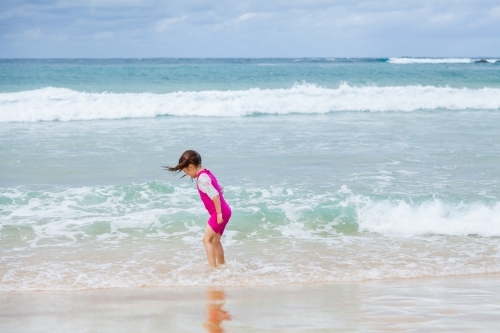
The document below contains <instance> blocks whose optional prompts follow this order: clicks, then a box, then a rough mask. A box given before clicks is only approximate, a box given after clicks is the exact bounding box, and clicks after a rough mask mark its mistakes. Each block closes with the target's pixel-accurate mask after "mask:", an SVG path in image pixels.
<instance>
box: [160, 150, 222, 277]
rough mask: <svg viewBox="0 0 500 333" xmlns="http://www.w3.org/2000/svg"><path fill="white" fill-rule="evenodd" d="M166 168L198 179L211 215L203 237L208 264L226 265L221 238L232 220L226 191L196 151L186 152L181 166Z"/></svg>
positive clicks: (214, 265)
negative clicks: (225, 197) (205, 167)
mask: <svg viewBox="0 0 500 333" xmlns="http://www.w3.org/2000/svg"><path fill="white" fill-rule="evenodd" d="M165 168H166V169H167V170H168V171H171V172H176V173H177V172H181V170H182V171H184V173H185V175H184V176H182V177H185V176H189V177H191V178H193V179H194V178H196V187H197V188H198V193H199V194H200V198H201V201H203V204H204V205H205V208H206V209H207V211H208V214H209V215H210V218H209V219H208V225H207V228H206V230H205V235H203V244H205V251H206V252H207V259H208V264H209V265H210V266H212V267H216V266H217V263H218V264H219V265H222V264H224V263H225V260H224V249H223V248H222V244H221V243H220V238H221V236H222V234H223V233H224V229H225V228H226V225H227V224H228V222H229V219H230V218H231V208H230V207H229V205H228V204H227V202H226V200H224V197H223V196H222V194H223V193H224V191H223V190H222V188H221V186H220V185H219V183H218V182H217V179H216V178H215V176H214V175H213V174H212V173H211V172H210V171H209V170H207V169H203V167H202V165H201V156H200V154H198V153H197V152H195V151H194V150H186V151H185V152H184V153H182V155H181V157H180V158H179V164H177V165H176V166H174V167H165Z"/></svg>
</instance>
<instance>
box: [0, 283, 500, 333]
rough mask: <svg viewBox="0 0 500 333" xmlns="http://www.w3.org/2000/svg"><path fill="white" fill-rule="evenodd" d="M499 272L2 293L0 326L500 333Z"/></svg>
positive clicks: (2, 328)
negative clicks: (351, 280) (261, 284)
mask: <svg viewBox="0 0 500 333" xmlns="http://www.w3.org/2000/svg"><path fill="white" fill-rule="evenodd" d="M499 318H500V275H498V274H493V275H482V276H469V277H446V278H422V279H408V280H392V281H367V282H355V283H328V284H300V285H284V286H267V287H231V288H207V287H189V288H161V289H155V288H143V289H101V290H85V291H64V292H63V291H43V292H3V293H0V332H9V333H16V332H23V333H26V332H148V333H155V332H499V331H500V319H499Z"/></svg>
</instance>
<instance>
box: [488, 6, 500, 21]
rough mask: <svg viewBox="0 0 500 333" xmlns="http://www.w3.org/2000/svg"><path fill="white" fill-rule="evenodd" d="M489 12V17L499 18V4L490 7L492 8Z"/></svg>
mask: <svg viewBox="0 0 500 333" xmlns="http://www.w3.org/2000/svg"><path fill="white" fill-rule="evenodd" d="M489 14H490V17H491V18H495V19H497V18H500V6H499V7H495V8H492V9H491V10H490V13H489Z"/></svg>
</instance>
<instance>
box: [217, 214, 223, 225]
mask: <svg viewBox="0 0 500 333" xmlns="http://www.w3.org/2000/svg"><path fill="white" fill-rule="evenodd" d="M222 222H224V220H223V219H222V213H217V223H218V224H221V223H222Z"/></svg>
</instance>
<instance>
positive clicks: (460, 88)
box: [0, 60, 500, 291]
mask: <svg viewBox="0 0 500 333" xmlns="http://www.w3.org/2000/svg"><path fill="white" fill-rule="evenodd" d="M252 61H253V60H252ZM75 62H76V60H74V61H66V62H65V61H62V62H57V61H56V62H55V64H51V63H47V62H43V61H42V62H37V61H32V62H30V61H24V62H23V61H20V62H19V63H15V64H14V65H13V64H11V63H9V64H6V61H3V62H2V66H4V67H5V66H7V67H9V66H10V67H9V68H10V69H9V70H10V72H9V73H10V74H9V75H10V76H4V79H5V77H7V79H5V80H6V81H3V82H4V83H3V85H2V84H0V87H3V88H2V89H3V92H2V93H0V121H3V123H2V124H1V126H0V155H1V156H2V159H1V160H0V170H1V176H0V186H1V194H0V244H1V245H0V251H1V253H2V255H1V257H0V265H1V266H0V267H1V268H0V272H1V284H0V290H2V291H11V290H53V289H54V290H68V289H69V290H74V289H89V288H90V289H92V288H107V287H138V286H194V285H220V286H236V285H247V286H248V285H276V284H286V283H296V282H319V281H360V280H368V279H388V278H410V277H422V276H448V275H469V274H485V273H498V272H500V258H499V256H500V200H499V198H500V182H499V179H500V169H499V168H498V165H500V153H499V151H500V143H499V142H500V132H499V131H498V130H497V129H498V128H499V126H500V112H499V108H500V93H499V91H500V90H498V89H499V84H498V83H499V82H497V81H495V80H498V76H495V75H496V74H495V73H497V72H498V68H499V67H498V66H497V65H496V64H473V63H472V64H432V63H431V64H406V65H399V64H393V63H391V62H387V61H359V63H358V62H356V63H351V62H337V63H335V62H333V64H330V63H328V62H327V61H326V60H325V61H323V62H321V61H318V62H314V61H308V62H307V61H306V62H304V64H296V63H293V64H291V63H289V62H283V61H282V62H279V61H277V60H276V61H275V63H273V64H271V65H272V66H262V64H263V63H261V62H258V63H255V62H249V63H237V62H231V61H229V60H228V61H227V62H224V61H222V60H221V61H220V62H208V63H204V62H203V61H199V62H198V63H196V62H195V63H194V64H193V63H187V64H182V63H181V64H177V65H175V66H173V65H172V64H161V63H160V64H151V63H148V64H146V65H137V64H136V63H135V62H134V61H132V62H131V64H129V63H125V62H119V61H118V63H112V62H111V63H110V62H106V61H104V62H103V63H101V64H98V65H96V64H95V61H88V62H85V61H83V65H81V66H80V67H78V66H77V65H75ZM75 66H76V67H78V68H79V69H78V70H76V69H75V68H76V67H75ZM82 66H83V67H82ZM96 66H97V67H96ZM172 66H173V67H172ZM273 66H275V67H279V68H281V70H282V71H283V73H284V74H283V76H282V80H283V82H289V83H290V85H289V86H288V87H286V85H285V84H284V83H283V82H282V83H279V84H278V83H276V82H277V81H276V82H275V81H272V80H271V81H270V82H267V81H266V80H267V79H266V77H265V76H264V75H263V74H262V72H261V68H263V67H273ZM322 66H323V67H324V66H326V67H328V71H323V69H322V68H323V67H322ZM488 66H489V67H488ZM101 67H102V68H103V70H104V72H105V73H108V74H109V75H116V76H117V77H121V78H122V80H123V82H125V81H126V82H129V84H130V87H131V88H130V87H129V88H130V89H131V91H132V93H133V94H135V95H133V94H132V95H130V94H127V93H126V92H125V91H127V92H128V93H130V90H126V89H125V88H124V86H123V84H124V83H123V82H122V81H120V80H118V82H117V83H109V82H107V81H106V80H105V78H106V76H105V75H102V76H100V75H97V74H93V73H94V72H93V70H94V69H95V68H101ZM171 67H172V68H175V70H174V72H175V73H177V74H178V73H184V74H185V76H182V75H180V74H178V75H179V78H180V77H182V78H183V80H184V81H182V84H181V83H179V84H178V85H177V87H178V90H181V89H183V90H189V92H187V93H184V94H177V95H176V93H172V92H169V91H172V90H173V88H168V87H163V88H161V89H165V90H162V91H161V92H158V91H153V92H154V93H153V94H149V93H145V92H144V91H149V89H150V88H151V86H150V83H151V81H150V80H151V78H152V77H154V76H155V75H157V76H158V77H160V76H161V73H162V71H170V70H173V69H172V68H171ZM33 68H35V69H36V71H34V70H33ZM196 68H199V69H200V70H199V71H196V70H195V69H196ZM215 68H218V70H216V69H215ZM30 69H31V73H38V74H37V75H38V76H37V78H38V79H37V80H39V81H37V80H34V81H33V82H41V83H39V84H38V83H37V84H35V83H33V82H32V83H29V82H28V81H27V80H24V79H22V78H23V77H24V76H26V75H28V74H27V73H30V71H29V70H30ZM95 70H97V69H95ZM37 71H38V72H37ZM59 71H63V72H64V73H66V75H68V77H70V76H69V74H70V73H72V74H73V76H71V78H73V77H77V78H78V77H79V78H81V79H82V80H81V81H78V80H76V79H74V78H73V79H71V78H68V77H67V78H66V79H64V78H65V76H62V78H60V80H62V81H60V82H63V83H65V86H63V84H62V83H60V82H59V81H57V82H59V83H60V84H57V85H56V84H54V83H55V81H53V80H54V79H53V77H55V76H57V75H56V74H57V73H59ZM124 71H125V72H127V71H139V72H141V71H146V72H147V73H149V74H148V75H149V76H147V75H146V76H144V77H143V78H142V79H137V80H138V81H137V82H136V81H134V80H132V81H128V80H127V79H126V78H125V77H123V76H120V75H124V74H123V72H124ZM141 73H142V72H141ZM215 73H219V74H220V75H222V76H229V74H228V73H239V74H238V75H236V76H231V77H232V79H231V80H228V82H226V85H225V86H224V87H223V88H221V89H220V90H217V91H215V90H214V91H207V90H203V89H204V88H203V87H201V86H198V85H202V86H203V85H205V84H213V85H212V89H217V88H218V86H217V84H216V81H217V82H218V80H219V78H218V77H217V75H216V74H215ZM244 73H251V74H252V75H253V76H252V77H253V79H248V80H250V81H251V82H252V84H253V86H251V88H258V89H260V90H248V88H249V87H250V86H248V87H247V86H245V85H246V84H247V83H248V82H247V81H245V80H246V79H241V77H242V76H244V75H243V74H244ZM305 73H307V75H309V76H310V77H309V76H307V75H306V74H305ZM391 73H392V74H391ZM394 73H398V75H395V74H394ZM177 74H176V75H177ZM195 74H196V75H198V76H202V77H203V80H201V79H200V78H199V77H198V76H196V75H195ZM30 75H34V74H30ZM348 75H349V78H351V77H352V80H351V81H352V82H348V81H347V80H345V78H346V77H347V76H348ZM89 77H92V78H95V85H92V84H90V83H89V84H86V85H85V84H83V83H82V82H86V81H85V80H86V78H89ZM197 77H198V78H197ZM338 77H341V78H342V80H340V81H346V82H347V83H340V81H338V80H337V78H338ZM367 77H373V78H374V81H373V82H374V83H370V84H369V85H368V84H363V83H362V81H363V80H365V79H366V78H367ZM456 77H459V79H456ZM464 77H465V78H468V80H462V78H464ZM14 78H15V79H14ZM300 78H302V79H303V80H306V79H307V80H308V81H307V82H306V83H299V84H298V85H295V86H294V85H293V82H294V80H295V81H296V82H301V81H302V80H299V79H300ZM205 79H206V80H205ZM327 79H329V80H330V81H331V82H330V85H326V84H325V85H324V86H320V85H321V84H322V82H323V81H322V80H327ZM469 79H470V80H469ZM23 80H24V81H23ZM64 80H66V81H64ZM179 80H180V79H179ZM252 80H253V81H252ZM336 80H337V81H336ZM398 80H399V81H398ZM408 80H411V82H410V81H408ZM443 80H445V81H446V80H448V81H447V82H448V85H449V86H450V87H452V88H442V87H440V84H438V82H440V81H443ZM201 81H203V82H201ZM389 81H390V82H389ZM5 82H13V83H15V84H13V85H12V87H15V86H17V87H22V89H26V90H23V91H22V92H21V93H20V94H22V95H16V94H18V93H13V92H11V90H13V88H12V87H10V86H9V88H7V86H8V85H7V84H6V83H5ZM120 82H122V83H120ZM207 82H208V83H207ZM266 82H267V83H266ZM272 82H274V83H272ZM280 82H281V81H280ZM353 82H354V83H355V84H356V85H355V84H353ZM388 83H391V84H392V85H391V86H387V85H386V84H388ZM396 83H397V85H395V86H394V84H396ZM30 84H31V86H30ZM78 84H83V88H87V89H88V91H91V92H92V93H84V92H81V91H80V90H82V91H83V90H85V89H83V88H81V87H80V88H79V86H75V85H78ZM221 84H222V83H221ZM235 85H236V86H235ZM335 85H337V86H335ZM419 85H420V86H419ZM48 86H58V87H59V88H47V87H48ZM160 86H161V84H160ZM167 86H168V85H167ZM175 86H176V85H175V84H173V86H172V87H175ZM233 86H234V87H235V89H236V90H235V89H233ZM99 87H100V88H99ZM104 87H107V88H108V89H107V90H109V91H112V92H113V94H105V93H103V91H102V90H104ZM186 87H187V88H186ZM200 87H201V88H200ZM388 87H389V88H390V89H388ZM391 87H392V88H391ZM129 88H127V89H129ZM9 89H10V90H9ZM16 89H17V88H16ZM16 89H14V90H16ZM19 89H21V88H19ZM30 89H42V90H30ZM60 89H63V91H61V90H60ZM64 89H66V90H64ZM69 89H71V90H69ZM158 89H160V88H158ZM61 92H62V94H61ZM92 94H94V95H92ZM197 94H198V95H197ZM199 94H202V95H199ZM408 98H410V100H408ZM162 103H163V104H162ZM172 103H174V105H176V106H175V107H172ZM176 103H177V104H176ZM256 105H257V106H258V107H260V108H261V109H258V110H257V111H256V110H254V109H252V108H254V107H255V106H256ZM393 105H394V107H393ZM164 107H165V108H166V109H167V110H176V111H175V112H177V113H174V114H171V112H170V113H169V112H163V111H161V110H163V109H162V108H164ZM287 107H293V108H295V109H296V110H297V112H299V113H298V114H294V113H293V112H292V113H290V112H289V111H286V108H287ZM332 107H333V109H332ZM205 108H206V109H209V110H212V111H210V112H208V113H203V112H205V111H203V110H204V109H205ZM364 109H366V110H367V111H363V110H364ZM124 110H125V111H124ZM148 110H153V111H154V110H156V111H158V110H159V111H158V112H156V111H155V112H156V113H155V112H152V113H151V112H150V111H148ZM221 110H222V111H221ZM224 110H240V111H241V110H243V111H242V113H236V114H231V115H229V116H227V115H226V113H224V112H225V111H224ZM245 110H246V111H245ZM252 110H253V111H252ZM276 110H278V111H279V110H285V111H286V112H281V111H279V112H277V111H276ZM290 110H292V109H290ZM219 111H220V113H217V112H219ZM247 111H248V112H247ZM200 112H201V113H200ZM325 112H326V113H325ZM257 113H258V114H257ZM266 113H268V114H266ZM274 113H279V114H274ZM127 114H128V115H129V116H127ZM158 114H170V115H169V116H166V115H165V116H156V115H158ZM193 114H194V115H196V116H192V115H193ZM95 115H97V116H95ZM99 115H102V117H101V118H110V119H108V120H103V119H101V120H99V119H96V117H97V118H99V117H100V116H99ZM176 115H177V116H176ZM179 115H181V116H179ZM150 116H153V117H152V118H151V117H150ZM123 117H131V118H128V119H120V118H123ZM40 119H48V120H53V119H59V120H70V121H44V122H38V121H36V122H33V120H40ZM78 119H88V120H85V121H81V120H78ZM186 149H196V150H197V151H199V152H200V154H201V155H202V157H203V164H204V166H205V167H208V168H210V169H211V170H212V171H213V172H214V173H215V175H216V176H217V177H218V179H219V181H220V182H221V183H222V184H223V185H224V186H225V197H226V199H227V201H228V202H229V203H230V205H231V207H232V208H233V218H232V220H231V223H230V224H229V226H228V228H227V229H226V230H227V231H226V233H225V235H224V237H223V245H224V247H225V249H226V257H227V260H228V264H227V267H226V268H224V269H222V270H218V271H213V270H209V269H208V268H207V267H206V259H205V253H204V250H203V246H202V243H201V236H202V234H203V231H204V229H205V223H206V219H207V214H206V212H205V210H204V208H203V206H202V204H201V202H200V201H199V198H198V194H197V191H196V188H195V187H194V184H193V183H191V182H190V181H189V180H187V179H186V178H184V179H179V177H178V176H174V175H170V174H167V173H166V172H165V171H163V170H162V166H164V165H172V164H174V163H175V162H176V161H177V159H178V157H179V155H180V154H181V153H182V152H183V151H184V150H186Z"/></svg>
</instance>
